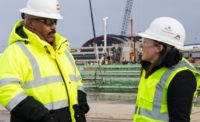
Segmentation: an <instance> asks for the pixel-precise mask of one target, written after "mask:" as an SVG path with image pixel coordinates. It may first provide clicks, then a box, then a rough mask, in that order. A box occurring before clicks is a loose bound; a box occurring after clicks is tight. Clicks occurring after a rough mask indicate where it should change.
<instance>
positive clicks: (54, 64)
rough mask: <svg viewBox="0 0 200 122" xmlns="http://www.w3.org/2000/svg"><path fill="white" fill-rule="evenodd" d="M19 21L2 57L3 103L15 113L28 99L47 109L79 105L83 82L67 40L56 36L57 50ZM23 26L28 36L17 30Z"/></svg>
mask: <svg viewBox="0 0 200 122" xmlns="http://www.w3.org/2000/svg"><path fill="white" fill-rule="evenodd" d="M23 24H24V22H23V21H20V22H17V23H16V25H15V27H14V29H13V31H12V33H11V36H10V39H9V47H8V48H7V49H6V50H5V51H4V53H3V54H2V55H1V58H0V103H1V104H2V105H3V106H4V107H6V108H7V109H8V110H9V111H12V110H13V109H14V108H15V107H16V106H17V105H18V104H19V103H20V102H21V101H22V100H24V99H25V98H26V97H27V96H32V97H33V98H34V99H36V100H38V101H39V102H41V103H42V104H43V105H44V106H45V107H46V108H47V109H48V110H56V109H60V108H64V107H69V108H70V113H71V118H72V122H75V118H74V109H73V105H76V104H78V98H77V97H78V96H77V94H78V93H77V91H78V90H83V88H82V79H81V76H80V73H79V71H78V69H77V67H76V65H75V61H74V59H73V57H72V55H71V53H70V51H69V49H68V46H69V43H68V41H67V40H66V39H65V38H64V37H62V36H60V35H59V34H58V33H56V50H54V49H53V47H52V46H51V45H50V44H48V43H47V42H45V41H43V40H41V39H40V38H39V37H38V36H37V35H36V34H34V33H32V32H31V31H29V30H28V29H26V28H25V27H24V26H23ZM19 27H21V28H22V29H23V31H24V33H25V34H26V35H27V37H22V36H20V35H19V34H18V33H17V32H16V30H17V29H18V28H19Z"/></svg>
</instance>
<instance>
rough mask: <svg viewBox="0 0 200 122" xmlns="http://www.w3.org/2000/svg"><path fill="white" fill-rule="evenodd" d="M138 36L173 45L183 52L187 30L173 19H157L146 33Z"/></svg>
mask: <svg viewBox="0 0 200 122" xmlns="http://www.w3.org/2000/svg"><path fill="white" fill-rule="evenodd" d="M138 35H139V36H141V37H143V38H149V39H153V40H156V41H158V42H163V43H166V44H169V45H172V46H174V47H176V48H178V49H181V50H182V49H183V46H184V41H185V29H184V27H183V25H182V24H181V23H180V22H179V21H177V20H176V19H174V18H171V17H159V18H156V19H155V20H153V21H152V22H151V24H150V26H149V28H148V29H147V30H146V31H145V32H142V33H139V34H138Z"/></svg>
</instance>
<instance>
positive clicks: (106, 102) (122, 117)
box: [0, 93, 200, 122]
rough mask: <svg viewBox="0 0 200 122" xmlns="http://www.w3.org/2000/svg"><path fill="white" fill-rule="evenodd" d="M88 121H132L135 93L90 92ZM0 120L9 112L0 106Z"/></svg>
mask: <svg viewBox="0 0 200 122" xmlns="http://www.w3.org/2000/svg"><path fill="white" fill-rule="evenodd" d="M88 101H89V105H90V111H89V113H88V114H87V115H86V116H87V120H88V122H132V118H133V112H134V107H135V105H134V101H135V95H134V94H129V93H127V94H126V93H123V94H115V93H98V94H97V93H90V94H88ZM0 122H9V113H8V112H7V111H6V110H5V109H4V108H3V107H2V106H0ZM191 122H200V107H194V109H193V111H192V116H191Z"/></svg>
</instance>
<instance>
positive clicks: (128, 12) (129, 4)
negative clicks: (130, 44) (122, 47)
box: [121, 0, 134, 36]
mask: <svg viewBox="0 0 200 122" xmlns="http://www.w3.org/2000/svg"><path fill="white" fill-rule="evenodd" d="M133 1H134V0H127V2H126V8H125V12H124V17H123V21H122V27H121V35H123V36H125V35H126V34H127V29H128V25H129V21H130V15H131V11H132V6H133Z"/></svg>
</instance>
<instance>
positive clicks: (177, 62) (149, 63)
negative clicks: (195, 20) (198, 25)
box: [133, 17, 200, 122]
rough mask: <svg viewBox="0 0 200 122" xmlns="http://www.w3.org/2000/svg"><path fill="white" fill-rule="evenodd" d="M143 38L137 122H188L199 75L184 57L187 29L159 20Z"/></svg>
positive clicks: (172, 21) (135, 120)
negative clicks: (181, 51)
mask: <svg viewBox="0 0 200 122" xmlns="http://www.w3.org/2000/svg"><path fill="white" fill-rule="evenodd" d="M139 35H140V36H141V37H142V41H143V43H142V44H141V45H140V46H141V47H142V51H143V54H142V61H141V65H142V71H141V78H140V84H139V86H138V96H137V101H136V108H135V115H134V118H133V121H134V122H189V121H190V114H191V108H192V101H193V97H194V96H196V95H197V88H198V86H199V81H200V74H199V73H198V72H197V71H196V70H195V69H194V67H193V66H192V65H191V64H190V63H189V62H188V61H187V60H186V59H185V58H183V57H182V54H181V53H180V52H179V50H181V49H183V45H184V40H185V30H184V27H183V25H182V24H181V23H180V22H178V21H177V20H175V19H173V18H170V17H159V18H157V19H155V20H153V21H152V23H151V24H150V26H149V28H148V29H147V30H146V31H145V32H143V33H139Z"/></svg>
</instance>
